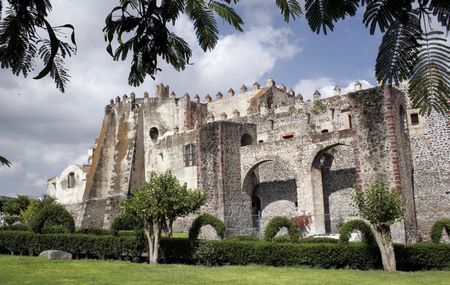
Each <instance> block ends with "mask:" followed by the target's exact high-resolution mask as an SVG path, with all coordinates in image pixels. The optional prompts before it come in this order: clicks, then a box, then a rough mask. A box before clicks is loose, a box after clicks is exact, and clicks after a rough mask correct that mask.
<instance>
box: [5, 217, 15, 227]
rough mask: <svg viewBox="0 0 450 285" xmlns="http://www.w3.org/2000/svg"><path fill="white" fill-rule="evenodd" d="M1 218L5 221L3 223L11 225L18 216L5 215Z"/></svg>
mask: <svg viewBox="0 0 450 285" xmlns="http://www.w3.org/2000/svg"><path fill="white" fill-rule="evenodd" d="M3 220H4V221H5V224H7V225H8V226H12V225H13V224H14V223H15V222H17V221H18V220H19V218H18V217H17V216H5V217H4V218H3Z"/></svg>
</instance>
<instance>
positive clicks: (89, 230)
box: [75, 228, 111, 236]
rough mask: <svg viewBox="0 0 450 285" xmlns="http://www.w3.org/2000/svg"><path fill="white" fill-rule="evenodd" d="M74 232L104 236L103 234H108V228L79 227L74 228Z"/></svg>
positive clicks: (109, 232)
mask: <svg viewBox="0 0 450 285" xmlns="http://www.w3.org/2000/svg"><path fill="white" fill-rule="evenodd" d="M75 233H77V234H84V235H98V236H104V235H110V234H111V231H110V230H105V229H100V228H79V229H77V230H75Z"/></svg>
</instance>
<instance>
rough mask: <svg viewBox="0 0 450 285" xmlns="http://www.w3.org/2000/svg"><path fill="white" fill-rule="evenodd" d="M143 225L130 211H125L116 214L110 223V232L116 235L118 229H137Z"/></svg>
mask: <svg viewBox="0 0 450 285" xmlns="http://www.w3.org/2000/svg"><path fill="white" fill-rule="evenodd" d="M142 227H143V225H142V222H141V221H139V220H138V219H137V218H136V217H135V216H134V215H132V214H131V213H128V212H125V213H121V214H119V215H117V217H116V218H115V219H114V220H113V222H112V224H111V233H112V234H113V235H118V234H119V231H123V230H126V231H132V230H134V231H135V230H138V229H141V228H142Z"/></svg>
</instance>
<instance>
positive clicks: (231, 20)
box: [208, 1, 244, 32]
mask: <svg viewBox="0 0 450 285" xmlns="http://www.w3.org/2000/svg"><path fill="white" fill-rule="evenodd" d="M208 7H209V9H211V10H212V11H214V12H215V13H216V14H217V15H218V16H219V17H220V18H222V19H224V20H225V21H227V22H228V24H230V25H231V26H233V27H234V28H235V29H236V30H238V31H240V32H242V25H243V24H244V22H243V21H242V19H241V17H240V16H239V15H238V14H237V13H236V12H235V11H234V9H233V8H231V7H230V6H228V5H226V4H223V3H219V2H217V1H210V2H209V4H208Z"/></svg>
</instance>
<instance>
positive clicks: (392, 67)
mask: <svg viewBox="0 0 450 285" xmlns="http://www.w3.org/2000/svg"><path fill="white" fill-rule="evenodd" d="M420 35H421V29H420V23H419V19H418V17H417V16H416V15H414V14H411V15H410V19H409V21H408V22H407V23H406V24H403V23H401V22H400V21H397V22H394V23H393V24H392V25H391V26H390V27H389V28H388V30H387V31H386V33H385V35H384V36H383V40H382V42H381V45H380V48H379V50H378V56H377V60H376V65H375V75H376V77H377V80H378V81H380V82H382V83H383V84H386V83H388V84H390V83H399V82H401V81H403V80H406V79H409V77H410V76H411V73H412V69H413V67H414V64H415V63H416V61H417V56H418V54H419V48H420V44H419V43H418V42H417V39H418V38H420Z"/></svg>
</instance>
